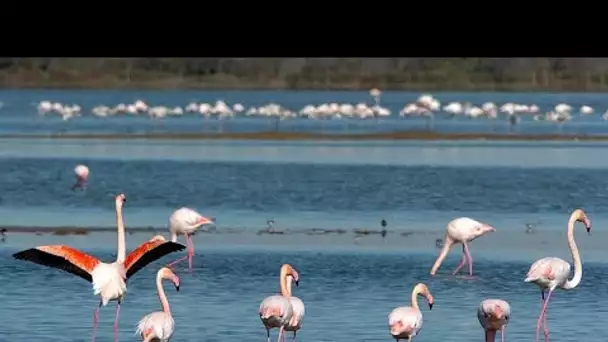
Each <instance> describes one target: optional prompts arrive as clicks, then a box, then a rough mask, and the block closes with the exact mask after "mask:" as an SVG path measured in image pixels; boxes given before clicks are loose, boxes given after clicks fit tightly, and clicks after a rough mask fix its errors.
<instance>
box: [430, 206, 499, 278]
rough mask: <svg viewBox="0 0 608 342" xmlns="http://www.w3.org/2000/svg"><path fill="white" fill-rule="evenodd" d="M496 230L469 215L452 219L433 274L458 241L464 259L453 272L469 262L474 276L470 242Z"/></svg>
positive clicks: (470, 271)
mask: <svg viewBox="0 0 608 342" xmlns="http://www.w3.org/2000/svg"><path fill="white" fill-rule="evenodd" d="M494 231H496V229H494V228H493V227H491V226H489V225H487V224H485V223H481V222H478V221H475V220H473V219H470V218H468V217H460V218H457V219H454V220H452V221H450V223H448V228H447V232H446V234H445V239H444V243H443V249H442V250H441V253H439V256H438V257H437V260H436V261H435V264H434V265H433V268H431V275H435V273H437V270H438V269H439V267H440V266H441V263H442V262H443V260H445V258H446V257H447V255H448V252H449V251H450V248H452V245H454V244H456V243H461V244H462V259H461V260H460V264H458V267H456V269H455V270H454V273H453V274H456V273H458V271H460V269H461V268H462V267H463V266H464V265H465V264H467V263H468V264H469V276H473V258H472V257H471V253H470V252H469V245H468V242H471V241H473V240H475V239H476V238H478V237H480V236H482V235H484V234H486V233H489V232H494Z"/></svg>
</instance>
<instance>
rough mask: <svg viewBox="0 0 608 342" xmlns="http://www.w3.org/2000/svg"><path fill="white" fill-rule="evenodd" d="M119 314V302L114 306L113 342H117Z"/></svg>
mask: <svg viewBox="0 0 608 342" xmlns="http://www.w3.org/2000/svg"><path fill="white" fill-rule="evenodd" d="M119 314H120V302H118V305H116V318H115V319H114V342H118V315H119Z"/></svg>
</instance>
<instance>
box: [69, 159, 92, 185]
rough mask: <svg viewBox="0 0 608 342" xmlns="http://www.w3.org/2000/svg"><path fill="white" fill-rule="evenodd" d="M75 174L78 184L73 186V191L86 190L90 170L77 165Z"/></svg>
mask: <svg viewBox="0 0 608 342" xmlns="http://www.w3.org/2000/svg"><path fill="white" fill-rule="evenodd" d="M74 173H76V183H74V185H73V186H72V190H76V189H78V188H80V189H85V188H86V184H87V178H89V168H88V167H86V166H85V165H82V164H80V165H76V167H75V168H74Z"/></svg>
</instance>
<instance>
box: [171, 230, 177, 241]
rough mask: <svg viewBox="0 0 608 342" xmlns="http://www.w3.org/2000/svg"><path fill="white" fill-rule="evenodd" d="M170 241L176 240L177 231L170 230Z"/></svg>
mask: <svg viewBox="0 0 608 342" xmlns="http://www.w3.org/2000/svg"><path fill="white" fill-rule="evenodd" d="M171 241H172V242H177V233H175V232H171Z"/></svg>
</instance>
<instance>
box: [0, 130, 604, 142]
mask: <svg viewBox="0 0 608 342" xmlns="http://www.w3.org/2000/svg"><path fill="white" fill-rule="evenodd" d="M27 138H35V139H40V138H47V139H104V140H118V139H150V140H507V141H568V140H580V141H608V135H586V134H515V133H441V132H430V131H395V132H381V133H352V134H326V133H299V132H274V131H268V132H245V133H150V134H148V133H143V134H139V133H138V134H80V133H79V134H76V133H73V134H72V133H65V134H64V133H61V134H5V135H0V139H27Z"/></svg>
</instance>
